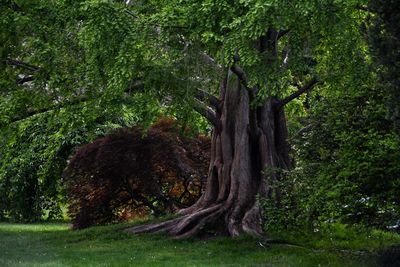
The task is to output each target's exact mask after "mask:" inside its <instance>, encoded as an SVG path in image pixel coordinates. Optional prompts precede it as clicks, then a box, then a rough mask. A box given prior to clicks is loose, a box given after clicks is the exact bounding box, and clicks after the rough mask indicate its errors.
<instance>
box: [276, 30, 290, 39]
mask: <svg viewBox="0 0 400 267" xmlns="http://www.w3.org/2000/svg"><path fill="white" fill-rule="evenodd" d="M289 32H290V29H287V30H280V31H279V32H278V36H277V39H278V40H279V39H280V38H281V37H283V36H285V35H286V34H287V33H289Z"/></svg>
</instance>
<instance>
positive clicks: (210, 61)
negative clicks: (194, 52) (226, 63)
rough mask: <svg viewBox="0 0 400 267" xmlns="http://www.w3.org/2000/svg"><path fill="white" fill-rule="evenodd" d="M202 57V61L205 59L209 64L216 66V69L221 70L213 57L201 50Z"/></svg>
mask: <svg viewBox="0 0 400 267" xmlns="http://www.w3.org/2000/svg"><path fill="white" fill-rule="evenodd" d="M201 56H202V58H203V59H204V61H206V62H207V63H209V64H210V65H212V66H213V67H214V68H216V69H217V70H219V71H221V70H223V67H222V66H221V65H220V64H218V63H217V61H216V60H215V59H213V58H212V57H210V56H209V55H207V54H206V53H204V52H202V53H201Z"/></svg>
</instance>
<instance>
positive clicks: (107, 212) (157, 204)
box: [63, 119, 210, 229]
mask: <svg viewBox="0 0 400 267" xmlns="http://www.w3.org/2000/svg"><path fill="white" fill-rule="evenodd" d="M209 149H210V141H209V139H208V138H206V137H201V136H199V137H197V138H189V137H185V136H182V135H180V134H179V130H178V129H177V127H176V125H175V122H174V121H173V120H171V119H162V120H160V121H159V122H158V123H156V124H155V125H153V126H152V127H151V128H150V129H149V130H148V132H147V133H146V134H144V132H143V130H142V129H141V128H140V127H132V128H127V129H120V130H117V131H116V132H115V133H113V134H110V135H108V136H105V137H102V138H99V139H97V140H95V141H94V142H92V143H90V144H87V145H84V146H82V147H80V148H79V149H78V150H77V151H76V153H75V154H74V155H73V156H72V157H71V158H70V161H69V164H68V166H67V168H66V169H65V171H64V174H63V178H64V181H65V184H66V191H67V198H68V213H69V216H70V217H71V218H72V221H73V228H75V229H79V228H85V227H89V226H92V225H98V224H105V223H110V222H117V221H123V220H127V219H130V218H132V217H141V216H145V215H147V214H149V213H153V214H155V215H160V214H164V213H168V212H172V211H175V210H176V209H178V208H182V207H185V206H188V205H190V204H192V203H194V201H196V200H197V198H198V197H199V196H200V193H201V189H202V185H203V183H204V181H205V179H206V176H207V175H206V174H207V170H208V164H209V157H210V156H209Z"/></svg>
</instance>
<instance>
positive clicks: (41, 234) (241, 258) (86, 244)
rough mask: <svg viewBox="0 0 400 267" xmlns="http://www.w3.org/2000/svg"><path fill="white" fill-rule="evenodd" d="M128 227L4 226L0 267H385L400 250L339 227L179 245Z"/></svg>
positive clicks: (395, 238) (385, 237)
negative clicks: (389, 253)
mask: <svg viewBox="0 0 400 267" xmlns="http://www.w3.org/2000/svg"><path fill="white" fill-rule="evenodd" d="M124 227H126V225H113V226H104V227H93V228H90V229H86V230H80V231H72V230H70V229H69V225H68V224H66V223H52V224H7V223H2V224H0V266H29V267H33V266H296V267H297V266H300V267H301V266H340V267H342V266H382V265H379V264H378V262H381V263H382V261H381V260H380V259H379V257H378V256H379V254H378V253H377V252H376V250H377V249H382V248H384V247H388V246H391V245H396V244H397V245H398V244H400V236H399V235H394V234H386V233H382V232H370V233H362V234H360V233H354V231H353V230H349V229H346V228H343V229H341V228H340V227H339V230H334V231H333V230H332V229H328V230H327V229H324V231H325V232H323V231H322V230H321V232H319V233H318V234H316V235H312V236H311V237H310V235H305V234H303V235H300V234H299V235H297V236H296V234H287V233H285V234H279V233H277V234H275V237H276V238H284V239H285V240H287V241H288V242H289V243H290V244H288V243H285V242H272V243H269V242H267V241H266V240H261V239H253V238H250V237H241V238H236V239H231V238H223V237H218V238H211V239H190V240H179V241H178V240H172V239H170V238H167V237H165V236H161V235H130V234H126V233H124V232H122V231H121V229H123V228H124ZM335 229H338V227H335ZM329 235H330V236H329ZM296 244H299V245H296ZM300 244H301V245H300ZM393 266H396V265H393Z"/></svg>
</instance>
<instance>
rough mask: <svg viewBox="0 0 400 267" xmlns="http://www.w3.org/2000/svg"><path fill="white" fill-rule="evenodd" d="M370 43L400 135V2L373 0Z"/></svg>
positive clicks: (371, 3) (371, 4)
mask: <svg viewBox="0 0 400 267" xmlns="http://www.w3.org/2000/svg"><path fill="white" fill-rule="evenodd" d="M368 11H370V12H371V13H372V16H371V22H372V26H371V28H370V29H369V41H370V42H369V43H370V47H371V49H372V51H373V55H374V57H373V58H374V61H375V62H376V63H377V64H378V65H379V67H380V71H379V72H380V75H381V83H382V85H381V86H383V87H384V88H385V90H386V91H387V93H388V96H387V100H388V108H389V112H390V114H389V116H390V118H391V120H392V121H393V122H394V125H395V127H396V129H397V130H398V131H400V76H399V71H400V67H399V62H400V51H399V49H398V48H399V46H400V7H399V5H398V2H397V1H395V0H393V1H383V0H371V1H369V5H368Z"/></svg>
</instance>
